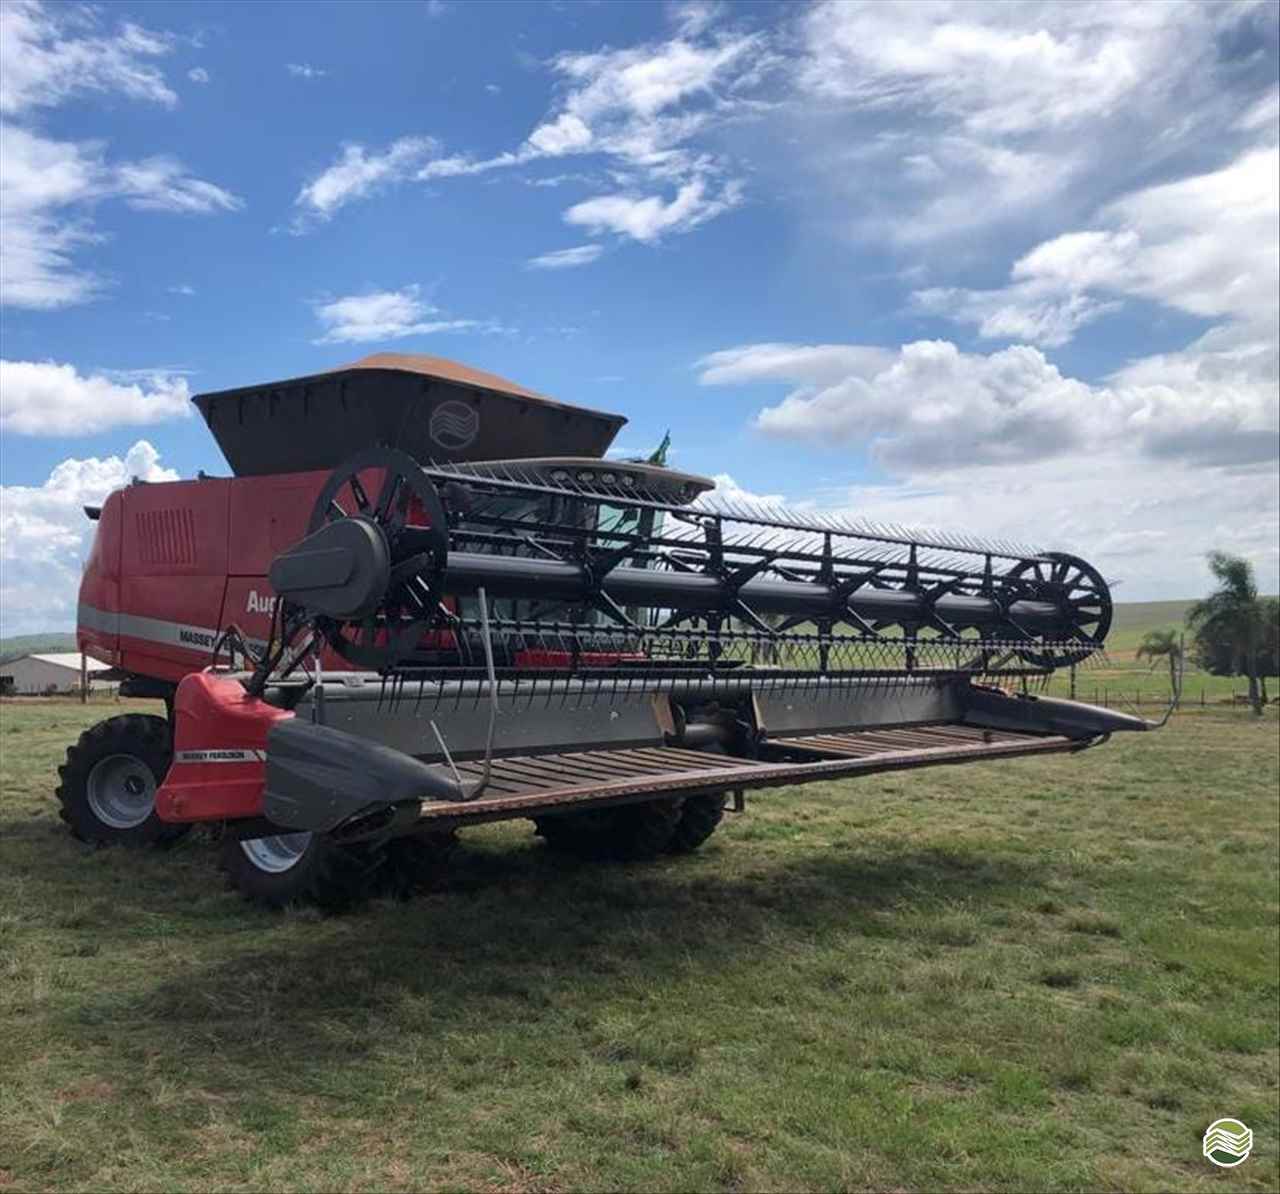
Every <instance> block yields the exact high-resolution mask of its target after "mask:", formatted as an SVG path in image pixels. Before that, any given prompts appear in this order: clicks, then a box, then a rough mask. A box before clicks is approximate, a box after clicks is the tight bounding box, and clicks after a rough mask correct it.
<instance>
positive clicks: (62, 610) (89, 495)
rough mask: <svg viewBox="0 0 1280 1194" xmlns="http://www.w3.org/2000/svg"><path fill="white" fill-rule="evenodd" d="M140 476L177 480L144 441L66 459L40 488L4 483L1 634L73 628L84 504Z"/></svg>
mask: <svg viewBox="0 0 1280 1194" xmlns="http://www.w3.org/2000/svg"><path fill="white" fill-rule="evenodd" d="M134 477H137V478H139V479H140V480H143V481H176V480H177V479H178V475H177V473H175V472H174V471H173V470H172V469H169V468H165V467H163V466H162V465H161V464H160V454H159V453H158V452H157V451H156V450H155V448H154V447H152V446H151V444H150V443H148V442H147V441H146V440H139V441H138V442H137V443H135V444H134V445H133V447H132V448H130V449H129V451H128V452H126V453H125V455H124V457H123V459H122V458H121V457H119V456H108V457H105V458H98V457H89V458H87V459H84V460H80V459H74V458H73V459H68V460H64V461H63V462H62V463H61V464H59V465H57V466H56V467H55V468H54V469H53V471H52V472H51V473H50V474H49V477H48V479H47V480H45V481H44V483H43V484H41V485H31V486H27V485H5V486H3V487H0V565H2V566H0V619H2V625H0V633H3V634H6V635H7V634H27V633H32V632H36V631H41V630H54V629H59V630H60V629H69V628H70V627H71V626H72V625H73V624H74V622H75V607H76V593H77V590H78V588H79V582H80V572H81V568H82V566H83V561H84V559H85V557H86V556H87V555H88V548H89V543H90V540H91V538H92V534H93V528H94V524H93V523H92V522H90V521H89V520H88V519H87V518H86V517H85V514H84V507H85V506H86V505H91V506H96V505H100V504H101V503H102V501H103V500H104V499H105V498H106V496H107V495H108V494H109V493H110V492H111V491H112V490H114V489H119V488H121V487H122V486H125V485H128V484H129V482H130V481H131V480H132V479H133V478H134Z"/></svg>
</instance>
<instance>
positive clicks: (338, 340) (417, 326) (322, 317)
mask: <svg viewBox="0 0 1280 1194" xmlns="http://www.w3.org/2000/svg"><path fill="white" fill-rule="evenodd" d="M315 312H316V318H317V319H318V320H319V321H320V323H321V325H322V326H323V327H324V329H325V330H324V335H323V336H321V337H320V338H319V339H318V340H316V341H314V343H316V344H351V343H366V342H368V341H371V340H398V339H400V338H401V337H404V336H427V335H431V334H432V333H433V332H459V331H470V330H473V329H481V328H485V325H482V324H481V323H480V322H479V321H477V320H474V319H438V318H435V319H433V318H431V317H432V316H438V315H440V314H441V312H440V310H439V308H437V307H434V306H432V305H431V304H430V303H429V302H427V301H426V300H425V299H423V298H422V296H421V288H420V287H418V286H406V287H405V288H404V289H403V290H380V291H373V292H371V293H369V294H351V295H347V296H346V297H345V298H338V299H330V300H327V301H324V302H320V303H317V304H315ZM486 330H499V329H496V328H488V329H486Z"/></svg>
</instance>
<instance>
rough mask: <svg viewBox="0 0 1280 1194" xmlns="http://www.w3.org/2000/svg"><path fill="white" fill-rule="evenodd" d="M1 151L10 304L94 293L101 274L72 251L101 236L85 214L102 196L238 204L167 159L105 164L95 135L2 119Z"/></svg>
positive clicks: (181, 204)
mask: <svg viewBox="0 0 1280 1194" xmlns="http://www.w3.org/2000/svg"><path fill="white" fill-rule="evenodd" d="M0 158H2V159H3V162H4V169H3V171H0V303H3V304H5V305H10V306H18V307H32V308H36V309H51V308H56V307H63V306H68V305H70V304H73V303H79V302H84V301H85V300H87V299H90V298H93V297H94V296H95V295H96V294H97V293H99V291H100V290H101V289H102V286H103V282H102V280H101V279H100V278H98V277H97V276H95V274H94V273H93V272H92V271H91V270H87V269H85V268H83V267H81V266H79V265H78V264H77V263H76V261H75V259H74V257H73V253H74V251H75V250H76V249H77V248H79V247H81V246H83V245H87V244H92V243H94V242H95V241H96V240H98V239H100V236H99V234H98V233H96V232H95V231H94V229H93V225H92V223H91V222H90V220H89V217H88V214H87V213H88V212H89V210H91V206H92V205H93V204H95V203H97V202H99V201H101V200H104V199H113V198H114V199H124V200H125V202H127V203H128V204H129V206H131V207H135V208H138V209H140V210H144V211H166V212H177V213H185V214H205V213H210V212H216V211H234V210H237V209H238V208H240V207H241V206H243V204H242V202H241V200H240V199H239V198H238V197H236V196H235V195H233V194H232V193H231V192H230V191H227V190H225V189H224V188H222V187H219V186H216V185H214V184H213V183H210V182H206V181H204V180H203V179H199V178H194V177H192V176H191V175H188V174H186V173H185V172H184V167H183V166H182V164H181V163H180V162H178V161H176V160H174V159H173V158H166V157H156V158H150V159H147V160H145V161H141V162H117V163H111V162H108V161H106V160H105V159H104V157H103V151H102V146H101V145H99V144H97V143H95V142H83V143H76V142H71V141H53V140H49V139H48V138H46V137H42V136H40V135H38V134H37V133H34V132H31V131H30V130H28V129H25V128H21V127H19V126H18V125H14V124H0Z"/></svg>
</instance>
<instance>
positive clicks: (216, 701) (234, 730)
mask: <svg viewBox="0 0 1280 1194" xmlns="http://www.w3.org/2000/svg"><path fill="white" fill-rule="evenodd" d="M173 714H174V730H173V765H172V766H171V767H170V768H169V774H168V775H166V776H165V779H164V783H163V784H161V785H160V790H159V791H158V792H157V793H156V813H157V815H158V816H159V817H160V819H161V820H162V821H225V820H232V819H235V818H239V817H256V816H259V815H260V814H261V813H262V791H263V785H264V783H265V781H266V770H267V764H266V757H267V734H268V733H269V732H270V730H271V727H272V726H273V725H275V724H276V722H278V721H283V720H285V719H286V718H290V717H292V716H293V714H292V713H290V712H288V711H287V710H285V709H277V708H276V707H275V706H274V705H268V704H267V703H266V702H265V701H261V700H259V699H258V698H257V697H251V696H249V695H248V693H246V692H245V690H244V688H243V687H242V686H241V684H240V683H239V681H236V680H231V679H228V678H227V677H225V676H216V675H213V674H211V673H209V672H193V673H191V674H190V675H189V676H187V677H186V678H185V679H183V681H182V683H180V684H179V685H178V692H177V695H176V696H175V697H174V703H173Z"/></svg>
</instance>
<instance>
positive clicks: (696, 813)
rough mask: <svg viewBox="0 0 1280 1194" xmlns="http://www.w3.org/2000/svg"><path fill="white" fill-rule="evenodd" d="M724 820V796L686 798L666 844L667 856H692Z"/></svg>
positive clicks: (717, 794)
mask: <svg viewBox="0 0 1280 1194" xmlns="http://www.w3.org/2000/svg"><path fill="white" fill-rule="evenodd" d="M722 820H724V796H723V795H722V794H720V793H716V794H715V795H712V796H688V797H686V798H685V801H684V807H683V808H682V809H681V810H680V820H679V822H678V823H677V824H676V828H675V832H674V833H673V834H672V835H671V840H670V841H669V842H668V843H667V847H666V848H667V853H668V854H692V853H693V852H694V851H695V850H696V849H697V848H698V847H699V846H701V845H702V843H703V842H705V841H706V840H707V838H709V837H710V836H711V835H712V834H713V833H715V831H716V829H717V828H718V827H719V825H720V822H721V821H722Z"/></svg>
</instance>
